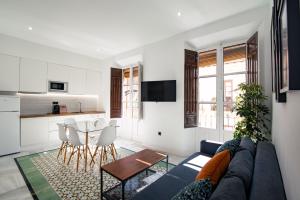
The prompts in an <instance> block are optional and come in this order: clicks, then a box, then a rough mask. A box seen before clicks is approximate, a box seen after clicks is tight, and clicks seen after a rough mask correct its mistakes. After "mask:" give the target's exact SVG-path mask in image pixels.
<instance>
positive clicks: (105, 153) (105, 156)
mask: <svg viewBox="0 0 300 200" xmlns="http://www.w3.org/2000/svg"><path fill="white" fill-rule="evenodd" d="M103 157H104V160H105V161H107V149H106V146H104V156H103Z"/></svg>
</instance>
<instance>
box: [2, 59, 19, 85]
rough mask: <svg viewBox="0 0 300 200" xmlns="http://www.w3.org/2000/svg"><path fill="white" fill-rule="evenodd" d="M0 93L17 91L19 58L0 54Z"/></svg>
mask: <svg viewBox="0 0 300 200" xmlns="http://www.w3.org/2000/svg"><path fill="white" fill-rule="evenodd" d="M0 91H19V58H18V57H15V56H8V55H3V54H0Z"/></svg>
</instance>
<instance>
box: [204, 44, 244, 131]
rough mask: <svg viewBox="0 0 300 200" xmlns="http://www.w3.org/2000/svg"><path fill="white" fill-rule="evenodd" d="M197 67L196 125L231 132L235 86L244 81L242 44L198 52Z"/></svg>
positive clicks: (234, 117) (233, 122) (234, 118)
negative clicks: (197, 108)
mask: <svg viewBox="0 0 300 200" xmlns="http://www.w3.org/2000/svg"><path fill="white" fill-rule="evenodd" d="M198 67H199V76H198V81H199V82H198V84H199V87H198V88H199V91H198V100H199V110H198V112H199V118H198V119H199V126H200V127H203V128H209V129H219V130H227V131H232V130H233V129H234V125H235V123H236V122H237V120H238V119H237V116H236V113H232V109H233V105H234V101H235V99H236V97H237V96H238V95H239V90H238V85H239V84H240V83H243V82H246V45H245V44H240V45H235V46H229V47H219V48H216V49H213V50H209V51H202V52H199V59H198Z"/></svg>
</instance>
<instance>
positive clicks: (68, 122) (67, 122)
mask: <svg viewBox="0 0 300 200" xmlns="http://www.w3.org/2000/svg"><path fill="white" fill-rule="evenodd" d="M64 123H65V125H67V126H68V127H70V126H72V127H74V128H75V129H77V130H78V125H77V122H76V120H75V119H73V118H67V119H65V120H64Z"/></svg>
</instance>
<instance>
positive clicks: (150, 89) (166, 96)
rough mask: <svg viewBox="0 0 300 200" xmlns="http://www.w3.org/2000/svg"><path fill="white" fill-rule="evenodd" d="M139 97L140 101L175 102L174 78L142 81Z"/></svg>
mask: <svg viewBox="0 0 300 200" xmlns="http://www.w3.org/2000/svg"><path fill="white" fill-rule="evenodd" d="M141 98H142V101H154V102H175V101H176V80H168V81H144V82H142V88H141Z"/></svg>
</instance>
